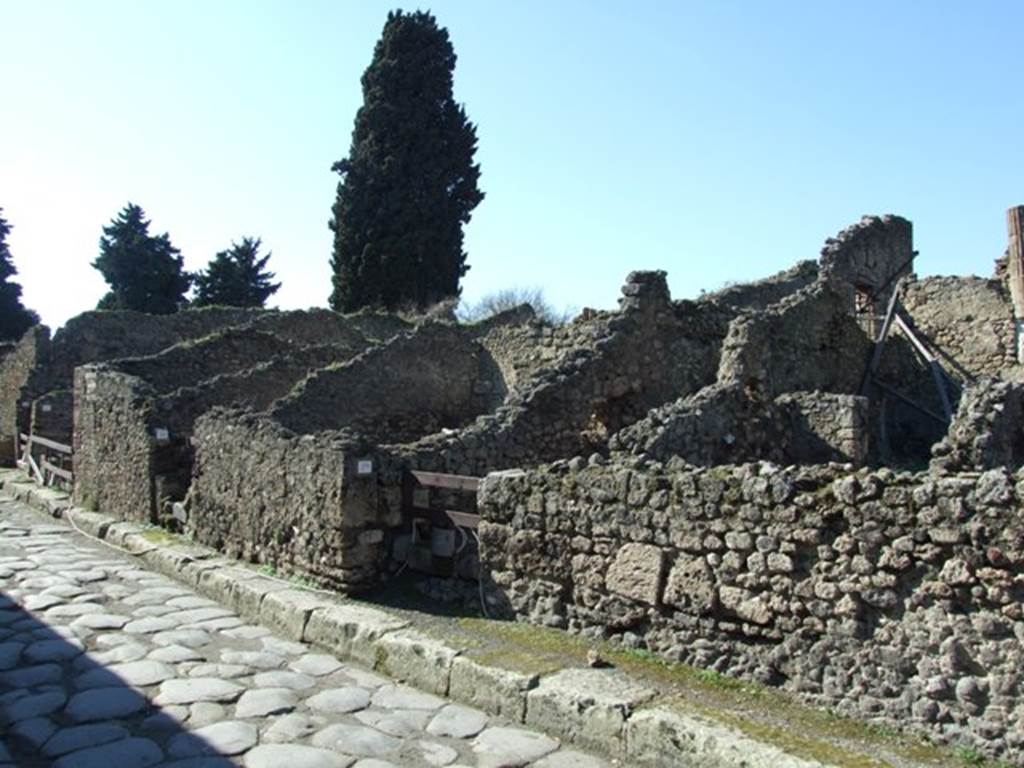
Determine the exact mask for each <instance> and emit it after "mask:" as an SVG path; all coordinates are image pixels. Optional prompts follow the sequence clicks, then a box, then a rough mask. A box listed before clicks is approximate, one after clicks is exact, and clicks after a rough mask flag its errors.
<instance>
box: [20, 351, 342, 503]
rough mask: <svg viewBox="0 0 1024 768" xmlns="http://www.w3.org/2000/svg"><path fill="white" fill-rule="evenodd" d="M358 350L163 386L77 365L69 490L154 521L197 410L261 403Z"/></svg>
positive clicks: (185, 474) (183, 473)
mask: <svg viewBox="0 0 1024 768" xmlns="http://www.w3.org/2000/svg"><path fill="white" fill-rule="evenodd" d="M358 351H359V348H352V347H345V346H342V345H329V346H319V347H309V348H306V349H299V350H296V351H294V352H293V353H291V354H289V355H286V356H281V357H277V358H275V359H273V360H270V361H267V362H264V363H261V364H259V365H257V366H254V367H252V368H249V369H247V370H244V371H236V372H231V373H225V374H222V375H220V376H216V377H214V378H212V379H208V380H206V381H204V382H202V383H200V384H198V385H196V386H192V387H182V388H180V389H177V390H175V391H173V392H169V393H161V392H160V391H158V390H157V389H156V388H154V387H153V386H152V385H150V384H149V383H148V382H144V381H142V380H141V379H139V378H138V377H134V376H130V375H127V374H125V373H123V372H121V371H119V370H118V369H117V367H118V366H119V365H120V363H117V364H115V365H111V364H99V365H94V366H83V367H80V368H79V369H78V372H77V373H78V374H79V375H77V378H76V392H75V404H76V405H75V408H76V417H77V419H76V421H75V429H74V435H75V446H76V452H80V455H81V457H82V459H81V461H80V462H79V463H78V465H77V468H76V475H75V486H76V494H77V495H78V496H79V497H81V498H83V499H85V498H102V499H103V502H104V503H103V510H104V512H106V513H107V514H110V515H113V516H115V517H118V518H121V519H128V520H140V519H141V520H146V521H150V522H157V521H158V520H159V519H160V517H161V515H164V514H165V513H166V509H165V507H167V506H168V504H169V503H170V502H173V501H180V500H182V499H183V498H185V494H186V491H187V489H188V485H189V482H190V479H191V471H192V454H193V451H192V446H191V437H192V431H193V425H194V423H195V420H196V419H197V418H198V417H199V416H201V415H202V414H203V413H205V412H207V411H209V410H211V409H212V408H214V407H217V406H240V407H249V408H252V409H255V410H264V409H266V408H268V407H270V405H271V404H272V403H273V402H274V401H275V400H277V399H278V398H281V397H284V396H285V395H286V394H288V392H289V391H291V389H292V387H294V385H295V383H296V382H297V381H300V380H301V379H302V378H303V377H305V376H307V375H308V374H309V373H310V372H311V371H313V370H316V369H318V368H321V367H323V366H324V365H327V364H329V363H333V362H335V361H338V360H344V359H346V358H349V357H352V356H353V355H354V354H356V353H357V352H358ZM37 402H39V401H37ZM161 430H162V432H161ZM68 434H71V430H70V429H69V430H68ZM122 434H126V435H130V436H132V439H131V440H130V441H128V442H127V443H126V446H127V449H128V453H127V455H122V451H121V449H120V447H119V446H120V436H121V435H122ZM158 434H161V435H164V436H162V437H161V438H160V439H158V438H157V435H158Z"/></svg>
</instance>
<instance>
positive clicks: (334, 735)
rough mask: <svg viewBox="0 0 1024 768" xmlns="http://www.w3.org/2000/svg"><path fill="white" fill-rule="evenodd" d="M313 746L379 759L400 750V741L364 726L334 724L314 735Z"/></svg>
mask: <svg viewBox="0 0 1024 768" xmlns="http://www.w3.org/2000/svg"><path fill="white" fill-rule="evenodd" d="M313 746H315V747H325V748H328V749H336V750H338V751H339V752H345V753H346V754H349V755H358V756H360V757H379V756H381V755H385V754H387V753H389V752H395V751H397V750H398V749H400V748H401V746H402V740H401V739H396V738H394V737H393V736H388V735H387V734H385V733H381V732H380V731H378V730H377V729H375V728H368V727H367V726H365V725H346V724H343V723H335V724H334V725H329V726H327V727H326V728H324V729H323V730H322V731H318V732H317V733H316V734H314V736H313Z"/></svg>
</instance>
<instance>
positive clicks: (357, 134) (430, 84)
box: [330, 11, 484, 312]
mask: <svg viewBox="0 0 1024 768" xmlns="http://www.w3.org/2000/svg"><path fill="white" fill-rule="evenodd" d="M454 69H455V50H454V49H453V48H452V44H451V42H450V41H449V39H448V31H447V30H446V29H444V28H443V27H438V26H437V21H436V19H435V18H434V17H433V16H432V15H431V14H429V13H424V12H421V11H418V12H416V13H408V14H407V13H403V12H402V11H395V12H392V13H389V14H388V19H387V23H385V25H384V31H383V33H382V34H381V38H380V40H379V41H378V42H377V46H376V48H375V49H374V52H373V60H372V61H371V62H370V66H369V67H368V68H367V69H366V72H364V73H363V78H362V85H363V106H362V107H361V108H360V109H359V112H358V113H357V114H356V120H355V128H354V129H353V131H352V146H351V148H350V150H349V155H348V157H346V158H344V159H342V160H339V161H338V162H337V163H335V164H334V165H333V166H332V170H334V171H336V172H337V173H338V174H340V175H341V181H340V182H339V183H338V193H337V198H336V200H335V203H334V206H333V209H332V212H333V217H332V219H331V222H330V227H331V229H332V230H333V231H334V254H333V256H332V258H331V267H332V268H333V271H334V275H333V278H332V283H333V291H332V292H331V297H330V304H331V307H332V308H333V309H335V310H338V311H342V312H349V311H352V310H355V309H358V308H360V307H364V306H378V307H386V308H388V309H394V308H397V307H402V306H409V305H414V306H417V307H421V308H422V307H426V306H429V305H430V304H433V303H435V302H437V301H440V300H442V299H445V298H448V297H457V296H458V295H459V280H460V278H461V277H462V276H463V275H464V274H465V273H466V270H467V269H468V267H467V266H466V254H465V252H464V251H463V249H462V227H463V225H464V224H467V223H468V222H469V220H470V216H471V214H472V211H473V209H474V208H475V207H476V206H477V205H478V204H479V203H480V201H481V200H482V199H483V197H484V195H483V192H481V191H480V189H479V188H478V186H477V183H478V181H479V178H480V166H479V165H477V164H475V163H474V162H473V155H474V153H475V152H476V127H475V126H474V125H473V124H472V123H470V122H469V119H468V118H467V117H466V111H465V109H464V108H463V107H462V105H460V104H457V103H456V102H455V100H454V97H453V96H452V72H453V71H454Z"/></svg>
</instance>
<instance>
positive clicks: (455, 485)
mask: <svg viewBox="0 0 1024 768" xmlns="http://www.w3.org/2000/svg"><path fill="white" fill-rule="evenodd" d="M409 474H411V475H412V476H413V477H415V478H416V480H417V481H418V482H419V484H420V485H425V486H427V487H428V488H451V489H453V490H456V491H472V492H473V493H476V492H477V490H479V488H480V478H479V477H469V476H468V475H445V474H441V473H440V472H419V471H416V470H410V472H409Z"/></svg>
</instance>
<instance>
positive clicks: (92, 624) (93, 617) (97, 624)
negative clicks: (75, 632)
mask: <svg viewBox="0 0 1024 768" xmlns="http://www.w3.org/2000/svg"><path fill="white" fill-rule="evenodd" d="M129 620H130V617H129V616H122V615H120V614H117V613H87V614H85V615H84V616H79V617H78V618H77V619H75V620H74V621H72V622H71V626H72V627H85V628H86V629H121V627H123V626H124V625H125V624H127V623H128V622H129Z"/></svg>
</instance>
